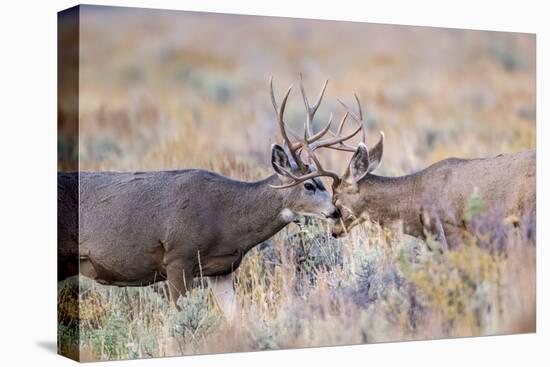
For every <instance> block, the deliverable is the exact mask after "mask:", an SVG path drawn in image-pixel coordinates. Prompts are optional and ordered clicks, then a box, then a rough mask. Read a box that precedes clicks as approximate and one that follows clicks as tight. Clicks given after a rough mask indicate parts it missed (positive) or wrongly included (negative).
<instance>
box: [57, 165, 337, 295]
mask: <svg viewBox="0 0 550 367" xmlns="http://www.w3.org/2000/svg"><path fill="white" fill-rule="evenodd" d="M64 175H65V176H66V175H67V174H64ZM73 175H75V176H76V175H77V173H73ZM73 180H74V178H73ZM280 182H281V180H280V178H279V177H278V176H277V175H272V176H270V177H268V178H266V179H265V180H262V181H258V182H241V181H236V180H232V179H229V178H227V177H223V176H220V175H218V174H215V173H211V172H207V171H203V170H182V171H161V172H137V173H124V172H122V173H121V172H99V173H87V172H82V173H80V224H79V227H80V231H79V237H78V236H74V235H73V238H78V246H74V243H72V244H71V243H65V244H63V243H61V244H60V246H63V245H65V246H69V247H71V245H72V248H73V254H72V255H73V256H79V259H80V272H81V273H82V275H85V276H87V277H90V278H92V279H95V280H97V281H98V282H100V283H103V284H110V285H119V286H142V285H147V284H151V283H154V282H157V281H162V280H165V279H166V278H168V280H169V282H170V284H172V285H173V286H174V287H176V289H174V291H175V290H177V291H178V292H179V293H184V291H185V289H186V288H188V287H190V286H191V284H192V279H193V277H195V276H201V275H202V276H218V275H226V274H229V273H231V272H232V271H234V270H235V269H236V268H238V266H239V264H240V262H241V259H242V257H243V256H244V255H245V254H246V253H247V252H248V251H249V250H250V249H251V248H253V247H254V246H255V245H257V244H259V243H261V242H263V241H265V240H266V239H268V238H269V237H271V236H273V235H274V234H275V233H277V232H278V231H280V230H281V229H282V228H283V227H284V226H286V225H287V224H288V223H289V222H291V221H292V220H293V219H294V218H293V216H291V215H288V212H290V213H293V214H297V213H301V212H302V211H303V212H304V213H307V212H310V211H314V209H315V208H313V206H314V205H316V206H317V207H318V209H319V215H321V213H324V212H326V213H327V217H328V216H329V215H331V214H332V211H334V210H335V209H334V207H333V206H332V204H331V202H330V195H329V194H328V192H326V191H320V192H321V193H324V194H321V197H320V198H319V199H318V200H317V202H311V200H310V201H309V202H308V201H304V200H303V198H301V197H300V196H301V195H302V190H299V187H298V189H295V190H277V189H275V188H273V187H271V186H270V185H275V184H280ZM312 182H313V183H314V184H315V185H321V184H320V181H317V180H313V181H312ZM61 184H62V183H61ZM321 187H322V186H321ZM321 187H318V188H317V190H322V189H321ZM297 203H302V204H298V206H297V205H296V204H297ZM308 204H310V207H308ZM289 208H291V209H289ZM73 209H74V208H73ZM60 237H61V236H60ZM63 237H67V236H63ZM78 248H79V249H80V251H79V253H78V254H77V253H74V251H75V250H76V251H78ZM61 252H63V253H67V254H68V253H70V252H71V251H70V249H66V250H62V251H61ZM66 273H67V274H66V275H67V276H69V275H76V274H70V271H69V270H67V271H66Z"/></svg>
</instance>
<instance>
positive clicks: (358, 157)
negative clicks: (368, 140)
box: [349, 143, 369, 183]
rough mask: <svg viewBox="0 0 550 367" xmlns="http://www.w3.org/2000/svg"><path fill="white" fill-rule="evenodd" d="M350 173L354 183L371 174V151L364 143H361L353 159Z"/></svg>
mask: <svg viewBox="0 0 550 367" xmlns="http://www.w3.org/2000/svg"><path fill="white" fill-rule="evenodd" d="M349 172H350V173H351V178H352V179H353V182H354V183H357V182H358V181H359V180H360V179H362V178H363V177H364V176H365V175H366V174H367V173H369V150H368V149H367V146H366V145H365V144H363V143H359V145H358V146H357V150H356V151H355V153H354V154H353V157H351V162H350V165H349Z"/></svg>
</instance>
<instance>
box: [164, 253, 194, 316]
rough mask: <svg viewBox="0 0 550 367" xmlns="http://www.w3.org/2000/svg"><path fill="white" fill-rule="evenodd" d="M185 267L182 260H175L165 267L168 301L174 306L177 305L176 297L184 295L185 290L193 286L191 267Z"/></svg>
mask: <svg viewBox="0 0 550 367" xmlns="http://www.w3.org/2000/svg"><path fill="white" fill-rule="evenodd" d="M185 269H186V267H185V266H184V265H183V263H182V262H176V263H172V264H170V265H168V266H167V267H166V276H167V278H168V293H169V295H170V301H171V302H172V304H173V305H174V306H176V307H177V306H178V298H179V297H180V296H185V294H186V293H187V290H190V289H191V287H192V286H193V274H192V272H191V270H190V269H191V268H190V267H187V269H188V270H187V272H186V271H185Z"/></svg>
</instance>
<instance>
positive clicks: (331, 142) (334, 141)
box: [269, 74, 364, 188]
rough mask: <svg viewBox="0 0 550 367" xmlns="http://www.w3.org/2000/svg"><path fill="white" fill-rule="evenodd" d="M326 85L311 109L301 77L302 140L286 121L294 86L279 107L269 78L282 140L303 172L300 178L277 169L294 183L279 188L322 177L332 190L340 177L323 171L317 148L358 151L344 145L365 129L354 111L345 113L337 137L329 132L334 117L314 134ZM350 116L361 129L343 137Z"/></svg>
mask: <svg viewBox="0 0 550 367" xmlns="http://www.w3.org/2000/svg"><path fill="white" fill-rule="evenodd" d="M327 84H328V80H326V81H325V83H324V84H323V86H322V88H321V91H320V92H319V96H318V97H317V99H316V101H315V103H314V104H313V106H311V105H310V104H309V100H308V98H307V95H306V93H305V88H304V83H303V78H302V74H300V90H301V92H302V98H303V100H304V106H305V109H306V120H305V123H304V135H303V139H300V138H299V137H298V134H297V133H295V132H293V131H292V130H291V129H289V128H288V127H287V125H286V124H285V122H284V119H283V114H284V110H285V106H286V102H287V99H288V96H289V95H290V91H291V90H292V86H291V87H289V88H288V90H287V91H286V93H285V95H284V97H283V100H282V102H281V105H280V107H278V105H277V102H276V100H275V93H274V91H273V78H270V80H269V87H270V92H271V102H272V104H273V107H274V108H275V112H276V113H277V122H278V125H279V129H280V130H281V136H282V137H283V140H284V144H285V146H286V147H287V149H288V151H289V153H290V155H291V156H292V159H294V161H295V162H296V164H297V165H298V168H299V170H300V172H301V173H302V175H301V176H297V175H295V174H293V173H292V172H290V171H289V170H287V169H284V168H283V167H280V166H279V167H278V168H279V169H280V170H281V172H283V173H284V174H285V175H286V176H287V177H289V178H290V179H292V182H291V183H289V184H286V185H282V186H275V187H276V188H288V187H292V186H296V185H298V184H300V183H302V182H304V181H307V180H309V179H312V178H315V177H320V176H325V177H330V178H332V179H333V187H335V186H337V185H338V184H339V183H340V178H339V176H338V174H336V173H335V172H332V171H328V170H325V169H324V168H323V166H322V165H321V162H320V161H319V159H318V158H317V156H316V155H315V150H317V149H318V148H322V147H326V148H331V149H336V150H345V151H354V150H355V149H354V148H353V147H351V146H349V145H347V144H344V142H345V141H346V140H349V139H351V138H353V137H354V136H355V135H357V133H358V132H359V131H361V130H362V129H363V124H362V123H360V119H359V118H357V115H355V114H354V113H353V112H351V111H349V109H348V111H347V112H346V113H345V115H344V117H343V118H342V120H341V121H340V124H339V125H338V130H337V133H336V134H333V133H332V132H330V127H331V124H332V118H333V115H332V114H331V115H330V118H329V121H328V123H327V125H326V126H325V127H324V128H323V129H321V130H320V131H319V132H317V133H313V127H312V125H313V118H314V117H315V113H316V112H317V109H318V108H319V106H320V105H321V101H322V100H323V96H324V94H325V90H326V88H327ZM355 98H356V100H357V103H358V105H359V116H360V117H361V118H362V111H361V105H360V104H359V99H357V96H355ZM341 103H342V102H341ZM342 104H343V103H342ZM344 106H345V105H344ZM346 109H347V107H346ZM350 115H352V117H354V116H355V117H354V120H356V121H357V122H358V123H359V126H358V127H357V128H356V129H355V130H354V131H353V132H352V133H350V134H347V135H345V136H342V135H341V134H342V131H343V129H344V125H345V122H346V119H347V118H348V116H350ZM287 130H288V133H287ZM329 132H330V133H331V135H332V136H333V137H332V138H329V139H324V140H321V138H322V137H323V136H325V135H326V134H327V133H329ZM289 133H290V135H292V136H293V137H294V138H295V139H296V141H294V142H293V141H291V140H290V138H289ZM363 138H364V133H363ZM302 151H305V152H306V154H307V156H308V158H309V160H310V162H311V161H312V162H313V164H314V165H315V169H316V170H315V171H313V172H310V167H309V165H308V164H307V163H306V162H304V161H303V160H302V159H301V152H302Z"/></svg>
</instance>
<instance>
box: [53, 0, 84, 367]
mask: <svg viewBox="0 0 550 367" xmlns="http://www.w3.org/2000/svg"><path fill="white" fill-rule="evenodd" d="M79 14H80V8H79V7H73V8H70V9H67V10H64V11H62V12H59V13H58V18H57V43H58V47H57V50H58V51H57V72H58V76H57V88H58V89H57V171H58V173H57V235H58V242H57V326H58V328H57V351H58V353H59V354H60V355H63V356H65V357H68V358H71V359H74V360H77V361H78V360H79V359H80V352H79V335H80V333H79V325H80V323H79V304H78V294H79V286H78V276H77V275H78V182H79V176H78V140H79V139H78V133H79V129H78V110H79V106H78V91H79V89H78V88H79V82H78V81H79V44H80V40H79V29H80V26H79V24H80V15H79Z"/></svg>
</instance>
